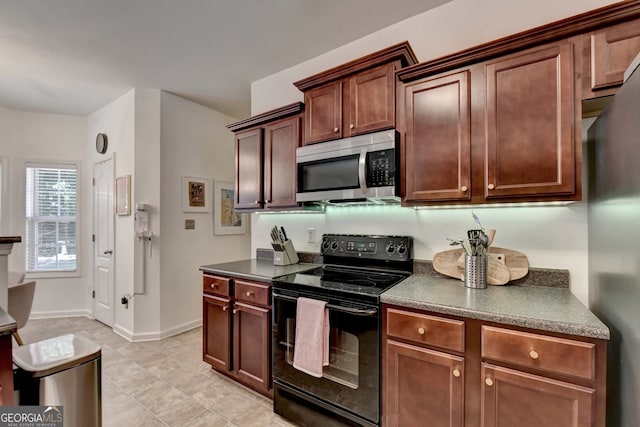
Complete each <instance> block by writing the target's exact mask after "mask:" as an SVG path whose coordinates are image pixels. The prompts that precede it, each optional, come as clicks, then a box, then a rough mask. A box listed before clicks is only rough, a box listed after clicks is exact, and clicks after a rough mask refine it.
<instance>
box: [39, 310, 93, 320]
mask: <svg viewBox="0 0 640 427" xmlns="http://www.w3.org/2000/svg"><path fill="white" fill-rule="evenodd" d="M60 317H87V318H89V319H93V313H92V312H91V310H58V311H32V312H31V314H30V315H29V319H57V318H60Z"/></svg>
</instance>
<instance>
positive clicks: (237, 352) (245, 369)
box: [233, 302, 271, 391]
mask: <svg viewBox="0 0 640 427" xmlns="http://www.w3.org/2000/svg"><path fill="white" fill-rule="evenodd" d="M233 313H234V326H233V328H234V331H233V334H234V337H233V338H234V370H235V372H236V375H237V377H238V379H240V380H241V381H242V382H244V383H245V384H247V385H250V386H253V387H254V388H257V389H259V390H262V391H269V389H270V388H271V357H270V356H271V351H270V343H271V341H270V335H269V332H270V330H271V316H270V313H271V310H269V309H267V308H261V307H256V306H253V305H249V304H243V303H241V302H236V303H235V304H234V309H233Z"/></svg>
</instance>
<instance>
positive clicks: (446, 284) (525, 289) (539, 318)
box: [380, 274, 610, 340]
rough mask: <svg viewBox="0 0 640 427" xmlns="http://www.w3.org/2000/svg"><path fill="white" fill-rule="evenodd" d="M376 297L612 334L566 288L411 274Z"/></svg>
mask: <svg viewBox="0 0 640 427" xmlns="http://www.w3.org/2000/svg"><path fill="white" fill-rule="evenodd" d="M380 300H381V301H382V302H383V303H385V304H393V305H397V306H401V307H409V308H416V309H420V310H426V311H431V312H435V313H442V314H450V315H455V316H462V317H467V318H472V319H479V320H486V321H491V322H498V323H504V324H507V325H514V326H522V327H526V328H532V329H540V330H544V331H550V332H559V333H564V334H569V335H577V336H584V337H589V338H597V339H607V340H608V339H610V334H609V328H607V327H606V326H605V325H604V323H602V322H601V321H600V320H599V319H598V318H597V317H596V316H595V315H594V314H593V313H591V311H589V309H588V308H587V307H586V306H585V305H584V304H582V303H581V302H580V301H579V300H578V299H577V298H576V297H575V295H573V294H572V293H571V291H570V290H569V289H567V288H554V287H538V286H519V285H507V286H491V285H489V286H488V287H487V288H486V289H469V288H467V287H465V285H464V282H462V281H460V280H455V279H452V278H448V277H444V276H443V277H437V276H433V275H426V274H413V275H412V276H410V277H408V278H407V279H405V280H403V281H402V282H400V283H399V284H397V285H396V286H394V287H393V288H391V289H389V290H388V291H386V292H384V293H383V294H382V295H381V297H380Z"/></svg>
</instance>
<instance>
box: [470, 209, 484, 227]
mask: <svg viewBox="0 0 640 427" xmlns="http://www.w3.org/2000/svg"><path fill="white" fill-rule="evenodd" d="M471 216H472V217H473V220H474V221H475V222H476V224H478V225H479V226H480V229H481V230H482V231H484V227H483V226H482V223H481V222H480V218H478V215H476V214H475V213H474V212H473V211H471Z"/></svg>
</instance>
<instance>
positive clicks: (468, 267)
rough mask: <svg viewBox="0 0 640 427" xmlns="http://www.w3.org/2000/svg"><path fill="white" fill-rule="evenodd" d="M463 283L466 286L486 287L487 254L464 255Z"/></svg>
mask: <svg viewBox="0 0 640 427" xmlns="http://www.w3.org/2000/svg"><path fill="white" fill-rule="evenodd" d="M464 285H465V286H466V287H467V288H474V289H484V288H486V287H487V256H486V255H466V254H465V256H464Z"/></svg>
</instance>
